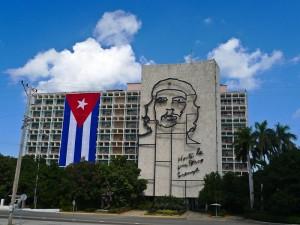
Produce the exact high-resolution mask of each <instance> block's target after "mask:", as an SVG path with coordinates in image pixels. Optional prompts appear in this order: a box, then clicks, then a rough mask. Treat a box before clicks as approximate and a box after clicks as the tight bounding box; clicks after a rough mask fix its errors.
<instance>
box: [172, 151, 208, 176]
mask: <svg viewBox="0 0 300 225" xmlns="http://www.w3.org/2000/svg"><path fill="white" fill-rule="evenodd" d="M202 156H203V152H202V151H201V149H200V148H197V151H196V152H195V153H188V154H183V155H181V156H180V157H178V165H177V177H178V178H181V177H186V176H188V175H193V176H194V175H195V174H196V173H199V172H200V165H201V164H202V163H203V161H204V159H203V158H202Z"/></svg>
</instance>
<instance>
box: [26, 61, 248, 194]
mask: <svg viewBox="0 0 300 225" xmlns="http://www.w3.org/2000/svg"><path fill="white" fill-rule="evenodd" d="M99 93H100V105H99V115H98V127H97V138H96V161H97V162H99V163H109V162H110V160H111V159H113V158H115V157H117V156H120V155H122V156H125V157H126V158H127V159H128V160H131V161H134V162H136V163H138V166H139V168H140V169H141V177H142V178H145V179H147V180H148V187H147V190H146V192H145V194H146V195H149V196H164V195H173V196H177V197H192V198H193V197H197V196H196V195H198V192H199V188H198V187H199V186H201V184H202V183H203V177H204V176H205V174H207V173H210V172H212V171H218V172H220V173H226V172H230V171H231V172H234V173H237V174H242V173H246V172H247V165H246V164H245V163H242V162H239V161H237V160H236V159H235V154H234V148H233V142H234V139H235V133H236V132H237V130H238V129H239V128H242V127H245V126H247V124H248V119H247V117H248V105H247V92H246V91H234V92H232V91H228V90H227V86H226V85H222V84H220V82H219V69H218V66H217V64H216V62H215V61H214V60H208V61H204V62H199V63H198V62H197V63H190V64H166V65H149V66H143V68H142V81H141V83H129V84H128V85H127V90H99ZM66 94H69V93H62V92H61V93H35V94H34V95H33V96H32V98H31V104H30V107H29V111H28V113H27V116H28V117H30V118H32V122H31V123H30V125H29V126H28V127H27V130H26V137H25V139H24V151H23V152H24V153H25V154H26V155H32V156H35V157H39V156H41V157H43V158H45V159H46V161H48V162H50V161H58V160H59V153H60V147H61V139H62V130H63V118H64V107H65V97H66ZM196 190H197V191H196Z"/></svg>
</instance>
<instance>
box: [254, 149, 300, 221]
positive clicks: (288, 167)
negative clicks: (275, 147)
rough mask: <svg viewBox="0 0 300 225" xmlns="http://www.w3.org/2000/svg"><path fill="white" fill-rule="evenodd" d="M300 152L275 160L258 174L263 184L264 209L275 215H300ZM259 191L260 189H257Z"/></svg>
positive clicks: (286, 154) (293, 151)
mask: <svg viewBox="0 0 300 225" xmlns="http://www.w3.org/2000/svg"><path fill="white" fill-rule="evenodd" d="M299 174H300V151H299V150H290V151H287V152H284V153H282V154H281V155H280V156H277V157H276V158H274V159H273V160H272V161H271V162H270V164H269V165H268V166H266V167H265V169H264V170H263V171H260V172H258V173H257V181H256V183H257V184H263V199H264V200H263V202H261V203H260V204H263V205H264V209H265V210H266V211H269V212H271V213H273V214H279V215H291V214H295V213H300V176H299ZM257 189H258V188H257Z"/></svg>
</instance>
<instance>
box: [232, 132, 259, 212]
mask: <svg viewBox="0 0 300 225" xmlns="http://www.w3.org/2000/svg"><path fill="white" fill-rule="evenodd" d="M254 144H255V139H254V136H253V133H252V128H251V127H245V128H242V129H240V130H239V131H238V132H237V133H236V138H235V141H234V151H235V155H236V159H237V160H241V161H243V162H246V163H247V169H248V179H249V195H250V207H251V209H253V205H254V188H253V172H252V165H251V162H250V155H252V150H253V147H254Z"/></svg>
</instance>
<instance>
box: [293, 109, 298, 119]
mask: <svg viewBox="0 0 300 225" xmlns="http://www.w3.org/2000/svg"><path fill="white" fill-rule="evenodd" d="M293 118H294V119H300V108H299V109H297V110H296V112H294V114H293Z"/></svg>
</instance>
